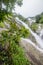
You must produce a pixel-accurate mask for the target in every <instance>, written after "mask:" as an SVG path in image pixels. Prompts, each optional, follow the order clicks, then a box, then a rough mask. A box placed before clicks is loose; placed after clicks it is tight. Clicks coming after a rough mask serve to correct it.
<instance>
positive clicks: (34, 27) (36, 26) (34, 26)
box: [31, 23, 38, 32]
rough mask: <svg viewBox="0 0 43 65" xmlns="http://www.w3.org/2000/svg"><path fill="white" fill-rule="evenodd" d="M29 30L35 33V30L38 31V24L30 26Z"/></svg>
mask: <svg viewBox="0 0 43 65" xmlns="http://www.w3.org/2000/svg"><path fill="white" fill-rule="evenodd" d="M31 29H32V30H33V31H34V32H36V30H37V29H38V24H37V23H33V24H32V25H31Z"/></svg>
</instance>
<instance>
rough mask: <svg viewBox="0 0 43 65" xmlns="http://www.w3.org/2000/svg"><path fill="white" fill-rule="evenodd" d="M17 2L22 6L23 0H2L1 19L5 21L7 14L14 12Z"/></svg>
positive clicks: (0, 7) (0, 4) (0, 2)
mask: <svg viewBox="0 0 43 65" xmlns="http://www.w3.org/2000/svg"><path fill="white" fill-rule="evenodd" d="M16 4H18V5H19V6H21V5H22V0H0V21H1V20H2V21H3V19H4V16H5V15H8V14H9V13H12V10H13V9H14V8H15V5H16Z"/></svg>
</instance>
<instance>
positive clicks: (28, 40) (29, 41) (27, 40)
mask: <svg viewBox="0 0 43 65" xmlns="http://www.w3.org/2000/svg"><path fill="white" fill-rule="evenodd" d="M21 40H24V41H26V42H28V43H30V44H31V45H33V46H34V47H35V48H36V49H37V50H38V51H40V52H42V53H43V50H42V49H40V48H39V47H38V46H36V45H35V43H33V42H32V41H31V40H30V39H26V38H25V39H24V38H21Z"/></svg>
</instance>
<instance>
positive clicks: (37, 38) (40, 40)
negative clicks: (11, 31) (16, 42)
mask: <svg viewBox="0 0 43 65" xmlns="http://www.w3.org/2000/svg"><path fill="white" fill-rule="evenodd" d="M16 21H19V23H21V24H22V25H23V26H24V27H25V28H26V29H28V30H29V31H30V32H31V34H32V35H33V36H34V37H35V39H36V42H37V43H38V44H39V45H40V49H39V50H42V51H43V40H42V39H41V38H40V36H38V35H37V34H36V33H34V32H33V31H32V30H31V29H30V28H29V26H28V25H27V24H26V23H24V22H23V21H21V20H19V18H16ZM25 40H27V39H25ZM28 41H29V40H28ZM31 44H32V45H34V43H32V42H31ZM35 46H36V45H35ZM36 48H39V47H36Z"/></svg>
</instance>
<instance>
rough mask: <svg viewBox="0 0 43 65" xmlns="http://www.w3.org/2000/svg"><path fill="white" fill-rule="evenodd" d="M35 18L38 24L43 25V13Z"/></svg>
mask: <svg viewBox="0 0 43 65" xmlns="http://www.w3.org/2000/svg"><path fill="white" fill-rule="evenodd" d="M35 18H36V23H43V13H41V14H39V15H37V16H36V17H35Z"/></svg>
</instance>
